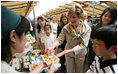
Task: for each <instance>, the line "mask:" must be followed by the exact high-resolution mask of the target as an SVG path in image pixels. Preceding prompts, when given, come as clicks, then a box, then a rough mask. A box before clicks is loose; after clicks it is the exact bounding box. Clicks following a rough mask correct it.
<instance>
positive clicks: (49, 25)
mask: <svg viewBox="0 0 118 74" xmlns="http://www.w3.org/2000/svg"><path fill="white" fill-rule="evenodd" d="M46 26H48V27H49V28H50V29H52V28H51V25H50V24H45V25H44V29H45V27H46Z"/></svg>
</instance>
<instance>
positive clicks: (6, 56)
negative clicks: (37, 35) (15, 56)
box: [1, 16, 30, 63]
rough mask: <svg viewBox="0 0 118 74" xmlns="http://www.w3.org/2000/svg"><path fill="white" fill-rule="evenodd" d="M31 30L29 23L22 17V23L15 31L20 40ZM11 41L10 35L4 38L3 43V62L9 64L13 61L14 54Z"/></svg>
mask: <svg viewBox="0 0 118 74" xmlns="http://www.w3.org/2000/svg"><path fill="white" fill-rule="evenodd" d="M29 30H30V23H29V21H28V20H27V19H26V18H25V17H23V16H21V22H20V24H19V25H18V26H17V28H16V29H15V31H16V33H17V35H18V37H19V38H21V36H22V35H23V33H25V34H26V33H27V32H28V31H29ZM10 47H11V41H10V38H9V34H8V35H6V36H5V37H3V39H2V41H1V60H4V61H6V62H7V63H9V62H10V61H11V59H12V52H11V48H10Z"/></svg>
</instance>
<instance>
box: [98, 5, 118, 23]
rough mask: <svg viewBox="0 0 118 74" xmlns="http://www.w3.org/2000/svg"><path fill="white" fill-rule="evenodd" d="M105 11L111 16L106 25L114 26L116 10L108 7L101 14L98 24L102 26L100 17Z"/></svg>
mask: <svg viewBox="0 0 118 74" xmlns="http://www.w3.org/2000/svg"><path fill="white" fill-rule="evenodd" d="M107 11H109V12H110V15H111V18H112V19H111V21H110V22H109V23H108V25H110V24H114V23H115V21H116V20H117V9H116V8H114V7H108V8H106V9H105V10H104V11H103V13H102V14H101V17H100V22H99V23H100V25H102V16H103V15H104V14H105V13H106V12H107Z"/></svg>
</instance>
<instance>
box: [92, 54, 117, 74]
mask: <svg viewBox="0 0 118 74" xmlns="http://www.w3.org/2000/svg"><path fill="white" fill-rule="evenodd" d="M102 59H103V58H102V57H101V56H96V57H95V59H94V61H93V63H92V65H91V66H90V69H91V70H92V72H93V73H116V72H117V59H110V60H107V61H102Z"/></svg>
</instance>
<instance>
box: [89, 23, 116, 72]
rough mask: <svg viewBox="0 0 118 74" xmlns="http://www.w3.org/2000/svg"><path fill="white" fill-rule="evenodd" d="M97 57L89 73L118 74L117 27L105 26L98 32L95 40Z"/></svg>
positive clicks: (94, 45) (94, 46) (94, 49)
mask: <svg viewBox="0 0 118 74" xmlns="http://www.w3.org/2000/svg"><path fill="white" fill-rule="evenodd" d="M92 47H93V51H94V52H95V53H96V57H95V59H94V61H93V63H92V65H90V69H89V70H88V71H87V72H94V73H116V72H117V56H116V54H115V53H116V51H117V25H109V26H104V27H101V28H99V29H97V30H96V32H95V34H94V40H93V46H92Z"/></svg>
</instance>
